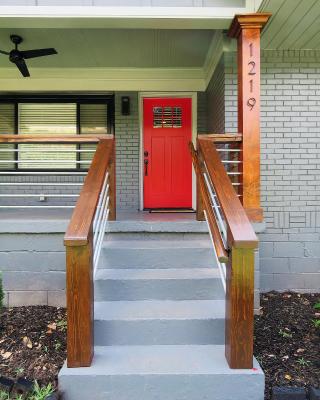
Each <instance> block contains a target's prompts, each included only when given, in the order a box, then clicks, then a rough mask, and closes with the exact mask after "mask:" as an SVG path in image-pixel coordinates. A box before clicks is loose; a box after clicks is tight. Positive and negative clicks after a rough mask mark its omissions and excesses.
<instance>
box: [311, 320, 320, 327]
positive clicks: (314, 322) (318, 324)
mask: <svg viewBox="0 0 320 400" xmlns="http://www.w3.org/2000/svg"><path fill="white" fill-rule="evenodd" d="M312 322H313V325H314V326H315V327H316V328H320V319H313V320H312Z"/></svg>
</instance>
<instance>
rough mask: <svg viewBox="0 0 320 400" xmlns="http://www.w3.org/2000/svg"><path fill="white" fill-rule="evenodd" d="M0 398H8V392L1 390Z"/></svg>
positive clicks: (7, 399) (0, 399) (3, 399)
mask: <svg viewBox="0 0 320 400" xmlns="http://www.w3.org/2000/svg"><path fill="white" fill-rule="evenodd" d="M0 400H10V397H9V395H8V393H6V392H3V391H2V390H1V392H0Z"/></svg>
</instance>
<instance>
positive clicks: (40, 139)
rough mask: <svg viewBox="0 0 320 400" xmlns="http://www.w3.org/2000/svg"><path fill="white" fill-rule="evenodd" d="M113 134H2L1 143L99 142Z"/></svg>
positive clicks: (0, 136)
mask: <svg viewBox="0 0 320 400" xmlns="http://www.w3.org/2000/svg"><path fill="white" fill-rule="evenodd" d="M112 138H113V136H112V135H58V134H57V135H52V134H51V135H0V143H57V144H60V143H61V144H62V143H70V144H72V143H98V142H99V141H100V140H105V139H112Z"/></svg>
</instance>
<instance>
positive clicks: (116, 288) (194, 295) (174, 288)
mask: <svg viewBox="0 0 320 400" xmlns="http://www.w3.org/2000/svg"><path fill="white" fill-rule="evenodd" d="M224 297H225V294H224V291H223V289H222V286H221V281H220V279H181V280H179V279H171V280H170V279H163V280H161V279H158V280H155V279H152V280H97V281H95V301H114V300H222V299H224Z"/></svg>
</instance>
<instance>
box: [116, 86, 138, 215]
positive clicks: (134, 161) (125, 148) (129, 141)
mask: <svg viewBox="0 0 320 400" xmlns="http://www.w3.org/2000/svg"><path fill="white" fill-rule="evenodd" d="M122 96H129V97H130V108H131V112H130V115H128V116H123V115H121V97H122ZM115 137H116V148H117V157H116V158H117V159H116V168H117V171H116V172H117V208H118V209H119V210H137V209H138V208H139V144H140V128H139V108H138V93H137V92H129V93H122V92H117V93H116V95H115Z"/></svg>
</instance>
